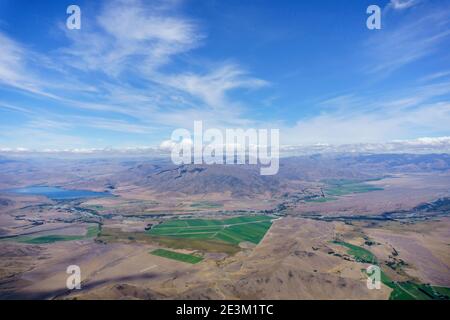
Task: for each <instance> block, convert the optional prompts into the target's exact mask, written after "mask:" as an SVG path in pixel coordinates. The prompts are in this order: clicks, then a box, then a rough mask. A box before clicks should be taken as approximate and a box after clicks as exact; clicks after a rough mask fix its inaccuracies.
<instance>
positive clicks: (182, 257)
mask: <svg viewBox="0 0 450 320" xmlns="http://www.w3.org/2000/svg"><path fill="white" fill-rule="evenodd" d="M151 254H153V255H155V256H159V257H164V258H168V259H172V260H177V261H182V262H187V263H191V264H196V263H199V262H200V261H202V260H203V258H201V257H197V256H194V255H192V254H184V253H178V252H174V251H169V250H165V249H156V250H154V251H152V252H151Z"/></svg>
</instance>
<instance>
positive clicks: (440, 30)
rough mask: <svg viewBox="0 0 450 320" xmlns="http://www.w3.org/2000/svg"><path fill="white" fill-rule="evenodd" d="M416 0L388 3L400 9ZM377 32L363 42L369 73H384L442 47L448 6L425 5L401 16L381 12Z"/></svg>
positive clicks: (448, 30) (448, 26)
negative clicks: (380, 22) (379, 25)
mask: <svg viewBox="0 0 450 320" xmlns="http://www.w3.org/2000/svg"><path fill="white" fill-rule="evenodd" d="M414 4H416V1H392V2H391V3H390V6H391V7H393V8H397V9H404V8H408V7H411V6H413V5H414ZM383 24H384V25H385V27H383V29H382V30H380V32H377V33H373V34H371V37H370V38H369V39H368V41H367V42H366V43H365V51H366V53H367V61H368V62H367V64H366V66H365V70H366V72H367V73H369V74H381V75H384V76H387V75H389V74H390V73H392V72H394V71H397V70H398V69H400V68H402V67H405V66H407V65H409V64H411V63H413V62H416V61H419V60H420V59H423V58H426V57H429V56H431V55H432V54H434V53H436V52H438V51H439V50H440V49H442V48H443V47H444V46H445V44H446V41H448V40H449V38H450V6H449V5H445V4H444V5H443V7H425V8H424V9H423V10H420V11H414V12H411V13H409V14H406V15H404V16H395V17H393V16H391V15H386V16H383Z"/></svg>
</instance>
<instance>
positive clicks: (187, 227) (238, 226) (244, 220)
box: [148, 216, 273, 245]
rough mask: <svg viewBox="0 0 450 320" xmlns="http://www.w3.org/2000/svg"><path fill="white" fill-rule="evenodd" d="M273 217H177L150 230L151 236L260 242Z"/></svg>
mask: <svg viewBox="0 0 450 320" xmlns="http://www.w3.org/2000/svg"><path fill="white" fill-rule="evenodd" d="M272 219H273V218H272V217H268V216H241V217H234V218H229V219H222V220H219V219H175V220H169V221H165V222H163V223H161V224H159V225H157V226H154V227H153V228H152V229H150V230H149V231H148V234H149V235H151V236H158V237H171V238H185V239H202V240H214V241H221V242H225V243H229V244H232V245H238V244H239V243H241V242H244V241H248V242H251V243H254V244H258V243H259V242H260V241H261V240H262V238H263V237H264V235H265V234H266V232H267V231H268V230H269V228H270V227H271V225H272Z"/></svg>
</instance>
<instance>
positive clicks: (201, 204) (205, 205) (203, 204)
mask: <svg viewBox="0 0 450 320" xmlns="http://www.w3.org/2000/svg"><path fill="white" fill-rule="evenodd" d="M222 207H223V205H222V204H221V203H215V202H211V201H198V202H193V203H192V204H191V208H198V209H216V208H222Z"/></svg>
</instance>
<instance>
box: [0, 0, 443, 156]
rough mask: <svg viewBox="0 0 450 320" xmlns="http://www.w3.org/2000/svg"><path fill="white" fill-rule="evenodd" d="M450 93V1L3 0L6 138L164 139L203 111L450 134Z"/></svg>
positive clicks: (27, 141)
mask: <svg viewBox="0 0 450 320" xmlns="http://www.w3.org/2000/svg"><path fill="white" fill-rule="evenodd" d="M70 4H76V5H79V6H80V8H81V10H82V28H81V30H68V29H67V28H66V26H65V22H66V19H67V14H66V8H67V7H68V6H69V5H70ZM371 4H377V5H379V6H380V7H381V8H382V29H381V30H368V29H367V27H366V19H367V17H368V15H367V14H366V8H367V7H368V6H369V5H371ZM449 98H450V1H443V0H436V1H433V0H429V1H426V0H390V1H389V0H370V1H364V0H351V1H350V0H349V1H343V0H341V1H338V0H333V1H332V0H329V1H287V0H285V1H283V0H282V1H267V0H264V1H263V0H258V1H256V0H255V1H235V0H227V1H224V0H223V1H218V0H215V1H214V0H211V1H201V0H191V1H189V0H186V1H182V0H168V1H137V0H128V1H124V0H123V1H120V0H111V1H78V0H76V1H63V0H60V1H23V0H0V148H3V149H5V148H28V149H36V150H43V149H70V148H107V147H114V148H123V147H140V146H158V145H160V143H161V142H162V141H164V140H167V139H169V138H170V135H171V132H172V131H173V130H174V129H176V128H188V129H190V128H192V126H193V122H194V120H203V121H204V124H205V126H206V127H215V128H238V127H239V128H279V129H280V134H281V142H282V144H287V145H309V144H317V143H328V144H347V143H364V142H387V141H392V140H406V139H417V138H420V137H443V136H450V125H449V124H450V99H449Z"/></svg>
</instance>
